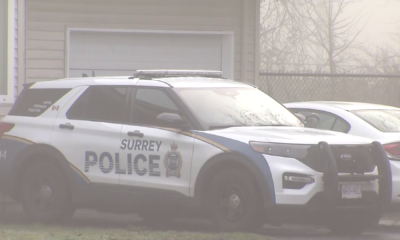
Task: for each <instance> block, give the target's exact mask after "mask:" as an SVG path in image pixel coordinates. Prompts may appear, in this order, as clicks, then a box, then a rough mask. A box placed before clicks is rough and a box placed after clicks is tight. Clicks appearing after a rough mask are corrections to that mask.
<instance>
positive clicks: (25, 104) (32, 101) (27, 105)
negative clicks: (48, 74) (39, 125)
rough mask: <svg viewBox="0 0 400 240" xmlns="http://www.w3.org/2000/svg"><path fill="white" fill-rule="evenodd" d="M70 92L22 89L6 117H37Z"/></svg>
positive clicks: (50, 89) (64, 89) (65, 89)
mask: <svg viewBox="0 0 400 240" xmlns="http://www.w3.org/2000/svg"><path fill="white" fill-rule="evenodd" d="M70 90H71V89H70V88H68V89H67V88H61V89H60V88H57V89H54V88H45V89H40V88H37V89H36V88H31V89H24V90H23V92H22V93H21V94H20V96H19V97H18V98H17V100H16V102H15V104H14V107H13V108H12V109H11V110H10V112H9V113H8V115H11V116H22V117H38V116H40V115H41V114H42V113H44V112H45V111H46V110H47V109H49V107H50V106H52V105H53V104H54V103H55V102H57V101H58V100H59V99H60V98H62V97H63V96H64V95H65V94H67V93H68V92H69V91H70Z"/></svg>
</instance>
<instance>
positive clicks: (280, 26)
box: [260, 0, 309, 71]
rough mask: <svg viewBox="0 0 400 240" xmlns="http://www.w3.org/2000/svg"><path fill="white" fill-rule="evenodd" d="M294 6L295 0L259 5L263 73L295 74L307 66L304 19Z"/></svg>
mask: <svg viewBox="0 0 400 240" xmlns="http://www.w3.org/2000/svg"><path fill="white" fill-rule="evenodd" d="M296 4H297V2H296V1H295V0H284V1H276V0H267V1H264V4H262V9H261V10H262V12H263V16H262V19H261V34H260V38H261V42H260V43H261V45H260V46H261V68H262V69H270V70H272V69H274V70H280V71H287V70H298V69H302V68H303V67H304V66H305V65H307V64H308V63H309V62H308V61H309V59H308V57H307V51H308V50H307V38H308V36H307V31H305V30H306V29H305V26H304V25H303V23H304V22H305V19H303V16H304V15H303V14H300V13H299V12H298V11H297V10H296Z"/></svg>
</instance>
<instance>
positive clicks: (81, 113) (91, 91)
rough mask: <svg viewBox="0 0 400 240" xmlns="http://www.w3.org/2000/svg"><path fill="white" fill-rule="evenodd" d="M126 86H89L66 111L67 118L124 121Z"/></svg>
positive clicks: (127, 88) (126, 99) (126, 101)
mask: <svg viewBox="0 0 400 240" xmlns="http://www.w3.org/2000/svg"><path fill="white" fill-rule="evenodd" d="M128 92H129V87H128V86H91V87H89V88H88V89H86V91H85V92H84V93H83V94H82V95H81V96H80V97H79V98H78V99H77V100H76V101H75V103H74V104H73V105H72V106H71V108H70V109H69V110H68V112H67V118H68V119H75V120H87V121H97V122H110V123H125V122H126V119H127V115H128V114H127V113H128V110H127V109H128V107H127V106H128V105H127V104H128V96H129V94H128Z"/></svg>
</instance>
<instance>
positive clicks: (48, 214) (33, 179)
mask: <svg viewBox="0 0 400 240" xmlns="http://www.w3.org/2000/svg"><path fill="white" fill-rule="evenodd" d="M20 189H21V201H22V205H23V209H24V212H25V214H26V215H27V216H28V217H29V219H31V220H32V221H34V222H42V223H54V222H64V221H66V220H69V219H70V218H71V217H72V216H73V214H74V212H75V208H74V206H73V205H72V201H71V196H70V192H69V188H68V184H67V179H66V178H65V175H64V172H63V171H62V169H61V168H60V167H59V166H58V165H57V164H55V163H54V162H51V161H38V162H34V163H33V165H31V166H29V167H28V168H27V169H26V171H25V172H24V174H23V175H22V180H21V188H20Z"/></svg>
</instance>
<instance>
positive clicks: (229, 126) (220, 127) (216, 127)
mask: <svg viewBox="0 0 400 240" xmlns="http://www.w3.org/2000/svg"><path fill="white" fill-rule="evenodd" d="M231 127H243V125H218V126H210V127H209V128H208V129H209V130H213V129H223V128H231Z"/></svg>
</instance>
